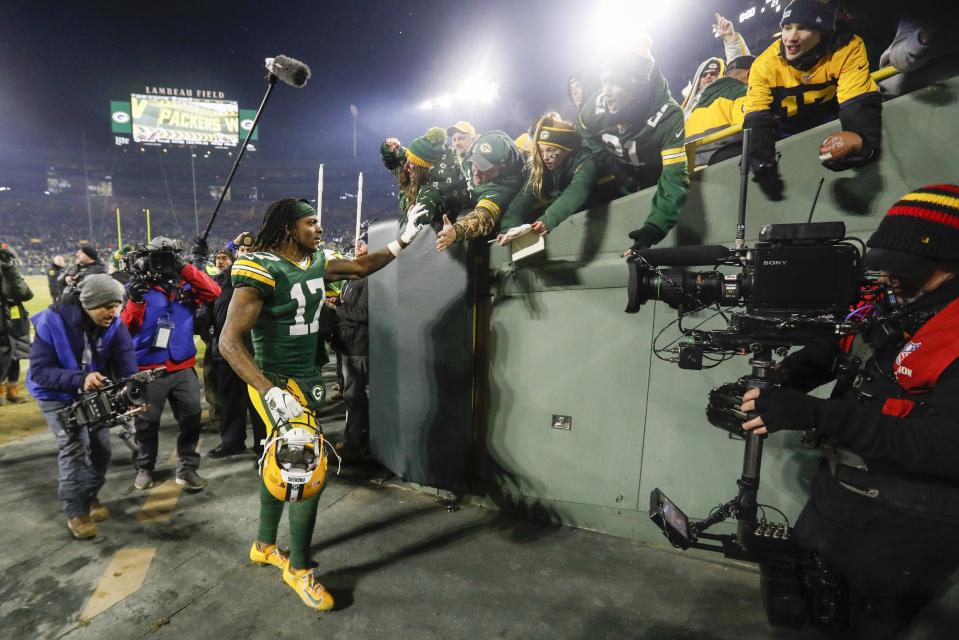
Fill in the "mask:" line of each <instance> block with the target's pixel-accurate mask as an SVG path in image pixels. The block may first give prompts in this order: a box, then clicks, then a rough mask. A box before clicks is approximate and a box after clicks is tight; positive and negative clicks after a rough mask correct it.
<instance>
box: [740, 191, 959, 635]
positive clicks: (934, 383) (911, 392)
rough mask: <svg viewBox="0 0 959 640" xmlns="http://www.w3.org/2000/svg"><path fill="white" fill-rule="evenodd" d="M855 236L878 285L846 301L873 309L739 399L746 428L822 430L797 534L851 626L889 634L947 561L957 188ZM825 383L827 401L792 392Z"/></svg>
mask: <svg viewBox="0 0 959 640" xmlns="http://www.w3.org/2000/svg"><path fill="white" fill-rule="evenodd" d="M867 244H868V246H869V247H870V250H869V251H868V252H867V253H866V256H865V258H864V264H865V266H866V268H867V269H868V270H871V271H881V272H883V274H884V278H885V281H886V282H887V283H888V295H885V296H880V297H878V298H877V299H876V300H874V301H872V302H871V303H870V304H871V305H872V306H870V305H866V306H863V307H861V308H860V310H858V311H857V312H861V313H863V314H867V313H871V312H873V311H875V314H874V317H873V318H872V319H871V320H870V321H869V322H867V323H866V324H865V327H864V330H862V331H860V333H859V334H858V335H857V336H856V337H855V339H854V340H853V341H852V343H851V345H850V346H849V348H848V349H845V350H844V349H841V348H840V347H838V346H837V347H836V348H835V349H829V348H825V349H824V348H812V347H809V348H806V349H803V350H801V351H799V352H797V353H795V354H793V355H792V356H790V357H788V358H786V360H784V361H783V366H782V388H779V389H776V388H769V389H763V390H762V391H760V390H759V389H751V390H749V391H748V392H747V393H746V394H745V395H744V396H743V404H742V407H741V408H742V410H743V411H755V412H756V413H757V414H758V417H755V418H753V419H751V420H749V421H747V422H745V423H744V424H743V428H744V429H746V430H751V431H754V433H758V434H762V433H766V432H770V433H774V432H776V431H780V430H782V429H796V430H807V429H815V430H816V431H815V436H816V437H817V438H822V439H823V440H824V444H823V446H822V449H823V450H824V451H827V452H828V455H827V456H826V457H825V458H824V459H823V460H822V462H821V465H820V468H819V473H818V475H817V476H816V479H815V481H814V484H813V488H812V495H811V497H810V499H809V501H808V502H807V503H806V506H805V508H804V509H803V511H802V514H801V515H800V518H799V521H798V522H797V524H796V532H797V534H798V537H799V541H800V544H801V545H802V546H803V547H805V548H810V549H814V550H816V551H817V552H819V553H820V554H821V555H822V556H823V557H824V558H826V559H827V560H829V561H831V562H832V563H833V564H835V565H836V566H837V567H838V568H839V570H840V572H841V573H842V575H843V577H844V578H845V581H846V583H847V587H848V590H849V620H850V626H851V628H852V630H853V631H854V633H855V634H856V637H862V638H892V637H897V636H898V635H899V634H900V633H901V632H902V631H903V630H904V629H905V628H906V626H907V625H908V624H909V623H910V621H911V620H912V619H913V618H914V617H915V616H916V614H917V613H918V611H919V610H920V608H921V607H922V606H923V605H925V604H926V603H928V602H930V601H931V600H932V599H933V598H934V597H935V596H936V595H937V594H939V593H940V592H941V591H942V590H943V588H944V587H945V586H946V584H947V581H948V578H949V576H950V575H951V574H952V572H953V571H954V570H955V569H956V567H957V565H959V545H957V544H956V543H957V541H959V464H957V461H959V418H957V416H959V278H956V277H955V276H956V273H957V271H959V186H955V185H931V186H927V187H923V188H921V189H918V190H917V191H914V192H912V193H909V194H907V195H905V196H903V198H902V199H901V200H900V201H899V202H897V203H896V204H895V205H894V206H893V207H892V208H891V209H890V210H889V211H888V213H887V214H886V216H885V218H884V219H883V220H882V222H881V223H880V225H879V228H878V229H877V230H876V232H875V233H874V234H873V235H872V237H871V238H870V239H869V242H868V243H867ZM834 363H842V366H840V367H839V368H838V372H837V368H836V367H835V366H834ZM831 380H836V381H837V384H836V387H835V390H834V391H833V393H832V396H831V398H830V399H828V400H823V399H818V398H814V397H812V396H808V395H805V394H806V392H808V391H811V390H812V389H815V388H816V387H818V386H820V385H822V384H825V383H827V382H830V381H831ZM844 637H849V636H848V635H846V636H844Z"/></svg>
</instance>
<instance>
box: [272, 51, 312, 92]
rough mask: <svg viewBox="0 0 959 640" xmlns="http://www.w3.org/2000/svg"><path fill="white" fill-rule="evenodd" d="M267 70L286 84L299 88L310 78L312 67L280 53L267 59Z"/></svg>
mask: <svg viewBox="0 0 959 640" xmlns="http://www.w3.org/2000/svg"><path fill="white" fill-rule="evenodd" d="M266 70H267V71H269V72H270V73H272V74H273V75H275V76H276V77H277V78H279V79H280V80H282V81H283V82H285V83H286V84H288V85H290V86H292V87H296V88H297V89H299V88H300V87H302V86H303V85H305V84H306V81H307V80H309V79H310V68H309V67H308V66H307V65H306V63H305V62H300V61H299V60H297V59H295V58H291V57H289V56H284V55H279V56H276V57H275V58H267V59H266Z"/></svg>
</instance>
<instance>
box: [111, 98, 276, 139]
mask: <svg viewBox="0 0 959 640" xmlns="http://www.w3.org/2000/svg"><path fill="white" fill-rule="evenodd" d="M255 115H256V112H255V111H252V110H248V109H240V108H239V105H238V104H237V103H236V102H235V101H233V100H226V99H224V97H223V93H222V92H220V91H206V90H193V89H175V88H167V87H152V86H148V87H145V89H144V91H143V92H141V93H132V94H130V100H129V101H125V100H123V101H121V100H114V101H111V102H110V120H111V127H112V131H113V134H114V142H115V144H117V145H126V144H131V143H135V144H138V145H150V146H162V145H180V146H207V147H214V148H221V149H229V148H232V147H235V146H237V145H239V144H240V142H241V141H242V140H243V139H244V138H245V137H246V134H247V132H248V131H249V130H250V128H251V127H252V126H253V118H254V117H255ZM256 134H257V132H256V131H254V132H253V137H252V138H251V140H254V141H255V140H256V139H257V135H256Z"/></svg>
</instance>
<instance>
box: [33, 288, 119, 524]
mask: <svg viewBox="0 0 959 640" xmlns="http://www.w3.org/2000/svg"><path fill="white" fill-rule="evenodd" d="M122 301H123V287H122V286H120V284H119V283H118V282H117V281H116V280H114V279H113V278H111V277H110V276H108V275H105V274H96V275H91V276H88V277H87V278H85V279H84V281H83V282H82V283H81V285H80V288H79V296H78V297H77V298H74V299H73V300H72V301H71V300H65V301H63V302H58V303H54V304H52V305H50V307H48V308H47V309H45V310H43V311H41V312H40V313H38V314H37V315H35V316H34V317H33V318H32V320H33V324H34V326H35V327H36V332H37V335H36V339H35V340H34V342H33V347H32V350H31V353H30V372H29V376H28V377H27V388H28V389H29V391H30V395H32V396H33V397H34V398H36V400H37V402H38V403H39V405H40V411H41V412H42V413H43V417H44V419H45V420H46V421H47V424H48V425H50V430H51V431H53V435H54V436H55V437H56V439H57V447H58V448H59V453H58V466H59V491H58V496H59V499H60V504H61V505H62V506H63V512H64V513H65V514H66V516H67V527H69V529H70V532H71V533H72V534H73V537H75V538H79V539H83V538H92V537H93V536H95V535H96V534H97V525H96V524H95V523H96V522H101V521H103V520H106V519H107V518H108V517H109V515H110V514H109V512H108V511H107V508H106V507H105V506H103V505H102V504H101V503H100V501H99V500H98V498H97V494H98V493H99V491H100V488H101V487H103V483H104V481H105V479H106V473H107V464H108V463H109V462H110V431H109V429H105V428H100V429H98V428H96V427H97V426H98V425H91V426H89V427H88V428H71V427H70V426H69V425H67V424H66V423H64V422H63V419H62V418H61V416H60V415H58V412H60V410H61V409H64V408H67V407H69V406H70V405H71V404H72V403H73V402H74V401H76V400H77V399H79V398H80V397H81V395H82V393H84V392H90V391H95V390H97V389H100V388H101V387H103V386H104V385H105V384H106V383H107V381H108V379H114V380H116V379H120V378H125V377H127V376H130V375H133V374H135V373H136V372H137V363H136V357H135V355H134V351H133V344H132V342H131V340H130V334H129V332H128V331H127V328H126V326H125V325H124V324H123V323H122V322H119V321H118V320H117V319H116V317H117V315H118V314H119V312H120V305H121V303H122Z"/></svg>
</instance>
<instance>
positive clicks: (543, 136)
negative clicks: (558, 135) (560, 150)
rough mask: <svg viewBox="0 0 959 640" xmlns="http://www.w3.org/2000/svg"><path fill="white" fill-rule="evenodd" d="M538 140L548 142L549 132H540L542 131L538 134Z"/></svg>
mask: <svg viewBox="0 0 959 640" xmlns="http://www.w3.org/2000/svg"><path fill="white" fill-rule="evenodd" d="M539 139H540V140H549V131H546V130H545V129H544V130H542V131H540V132H539Z"/></svg>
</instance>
